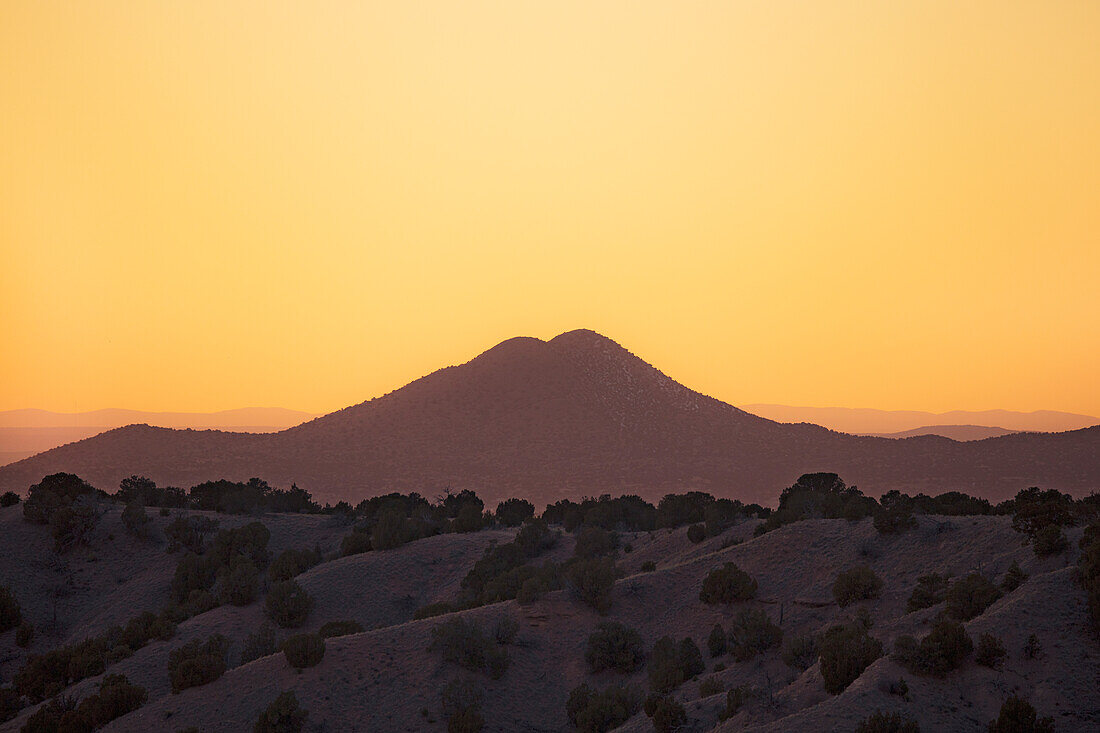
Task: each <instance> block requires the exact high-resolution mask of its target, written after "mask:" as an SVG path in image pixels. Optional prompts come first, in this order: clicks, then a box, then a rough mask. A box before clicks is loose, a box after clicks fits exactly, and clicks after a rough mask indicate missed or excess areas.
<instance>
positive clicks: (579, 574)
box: [566, 557, 618, 614]
mask: <svg viewBox="0 0 1100 733" xmlns="http://www.w3.org/2000/svg"><path fill="white" fill-rule="evenodd" d="M617 574H618V572H617V568H616V567H615V561H614V559H612V558H610V557H601V558H593V559H591V560H577V561H576V562H574V563H572V564H571V565H570V566H569V568H568V570H567V571H566V577H567V578H568V579H569V582H570V583H571V584H572V587H573V590H574V592H575V593H576V594H577V596H578V597H579V598H580V599H581V600H582V601H583V602H584V603H586V604H587V605H589V606H591V607H592V608H594V609H596V610H597V611H599V612H600V613H601V614H605V613H607V611H608V610H609V609H610V608H611V590H612V589H613V588H614V587H615V577H616V575H617Z"/></svg>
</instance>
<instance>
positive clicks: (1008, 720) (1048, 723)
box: [989, 695, 1054, 733]
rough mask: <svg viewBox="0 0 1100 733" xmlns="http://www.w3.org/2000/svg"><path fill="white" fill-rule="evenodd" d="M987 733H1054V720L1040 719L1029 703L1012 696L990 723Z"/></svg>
mask: <svg viewBox="0 0 1100 733" xmlns="http://www.w3.org/2000/svg"><path fill="white" fill-rule="evenodd" d="M989 733H1054V718H1049V717H1048V718H1040V717H1039V714H1038V713H1037V712H1035V708H1034V707H1032V705H1031V703H1029V702H1028V701H1027V700H1024V699H1022V698H1019V697H1016V696H1015V695H1013V696H1012V697H1010V698H1008V699H1007V700H1005V701H1004V704H1003V705H1001V711H1000V714H998V715H997V719H996V720H992V721H990V723H989Z"/></svg>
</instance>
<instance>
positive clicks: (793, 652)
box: [782, 636, 817, 672]
mask: <svg viewBox="0 0 1100 733" xmlns="http://www.w3.org/2000/svg"><path fill="white" fill-rule="evenodd" d="M782 656H783V663H784V664H786V665H787V666H788V667H792V668H794V669H797V670H798V671H800V672H804V671H806V670H807V669H809V668H810V667H811V666H813V663H814V662H816V661H817V642H816V641H815V640H814V638H813V637H812V636H790V637H787V641H786V642H785V643H784V644H783V654H782Z"/></svg>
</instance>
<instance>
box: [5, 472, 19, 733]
mask: <svg viewBox="0 0 1100 733" xmlns="http://www.w3.org/2000/svg"><path fill="white" fill-rule="evenodd" d="M9 493H10V492H9ZM20 707H22V700H20V699H19V693H18V692H16V691H15V690H13V689H12V688H10V687H0V723H6V722H8V721H9V720H11V719H12V718H14V717H15V716H16V715H18V714H19V708H20Z"/></svg>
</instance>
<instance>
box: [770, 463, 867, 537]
mask: <svg viewBox="0 0 1100 733" xmlns="http://www.w3.org/2000/svg"><path fill="white" fill-rule="evenodd" d="M877 506H878V503H877V502H876V501H875V500H874V499H872V498H870V497H869V496H864V495H863V493H862V492H860V491H859V490H858V489H856V488H855V487H854V486H853V487H848V486H847V485H845V483H844V481H842V480H841V479H840V477H839V476H837V475H836V474H835V473H807V474H804V475H802V476H800V477H799V478H798V481H796V482H795V483H794V485H793V486H790V487H788V488H786V489H783V493H782V494H780V496H779V508H778V509H776V510H775V511H774V512H772V513H771V515H769V516H768V518H767V519H766V520H765V521H764V523H763V524H761V525H759V526H757V528H756V530H755V531H754V534H755V535H757V536H759V535H762V534H764V533H766V532H770V531H772V530H773V529H778V528H779V527H782V526H783V525H785V524H790V523H791V522H797V521H800V520H803V519H812V518H815V517H826V518H830V519H839V518H841V517H843V518H845V519H849V520H856V519H861V518H863V517H866V516H869V515H870V514H871V513H872V512H873V511H874V509H875V507H877Z"/></svg>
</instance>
